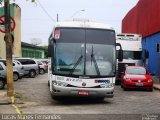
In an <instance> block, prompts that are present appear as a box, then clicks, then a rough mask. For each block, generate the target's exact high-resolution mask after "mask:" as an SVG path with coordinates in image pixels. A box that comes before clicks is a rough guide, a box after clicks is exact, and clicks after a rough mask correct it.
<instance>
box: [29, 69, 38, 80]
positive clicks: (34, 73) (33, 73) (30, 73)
mask: <svg viewBox="0 0 160 120" xmlns="http://www.w3.org/2000/svg"><path fill="white" fill-rule="evenodd" d="M29 76H30V77H31V78H35V77H36V72H35V71H34V70H31V71H30V72H29Z"/></svg>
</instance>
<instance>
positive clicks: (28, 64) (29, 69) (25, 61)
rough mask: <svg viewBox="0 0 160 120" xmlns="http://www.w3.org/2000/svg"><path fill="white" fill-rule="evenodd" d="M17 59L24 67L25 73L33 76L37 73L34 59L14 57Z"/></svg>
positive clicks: (37, 67)
mask: <svg viewBox="0 0 160 120" xmlns="http://www.w3.org/2000/svg"><path fill="white" fill-rule="evenodd" d="M15 60H18V61H19V62H20V63H21V64H22V65H23V68H24V71H25V75H27V76H29V77H31V78H34V77H36V75H37V74H39V65H38V63H37V61H36V60H35V59H32V58H15Z"/></svg>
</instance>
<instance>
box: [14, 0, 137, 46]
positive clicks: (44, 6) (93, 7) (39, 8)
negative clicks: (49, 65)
mask: <svg viewBox="0 0 160 120" xmlns="http://www.w3.org/2000/svg"><path fill="white" fill-rule="evenodd" d="M30 1H31V0H29V1H26V0H16V1H15V3H17V4H18V5H19V6H20V7H21V16H22V19H21V26H22V41H24V42H28V43H31V40H34V39H39V40H41V41H42V42H41V44H40V45H47V43H48V37H49V35H50V33H51V30H52V29H53V26H54V24H55V22H56V19H57V18H56V17H57V14H58V15H59V20H60V21H61V20H65V19H68V18H72V16H73V18H85V19H91V20H94V21H97V22H103V23H107V24H111V25H112V26H113V27H114V28H115V30H116V32H118V33H119V32H121V21H122V19H123V17H124V16H125V15H126V14H127V12H128V11H129V10H130V9H131V8H132V7H134V6H135V5H136V4H137V2H138V0H38V1H37V3H36V4H35V3H31V2H30ZM83 9H84V10H85V11H81V10H83ZM78 11H79V12H78Z"/></svg>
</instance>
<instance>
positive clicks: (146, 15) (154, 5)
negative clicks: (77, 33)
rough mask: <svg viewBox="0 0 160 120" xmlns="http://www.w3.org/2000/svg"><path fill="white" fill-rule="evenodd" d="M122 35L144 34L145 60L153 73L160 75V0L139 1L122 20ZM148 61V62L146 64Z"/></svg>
mask: <svg viewBox="0 0 160 120" xmlns="http://www.w3.org/2000/svg"><path fill="white" fill-rule="evenodd" d="M122 33H135V34H142V36H143V40H142V47H143V53H145V52H144V51H147V53H149V56H148V57H149V58H146V57H145V55H143V60H144V62H145V63H146V66H147V67H148V68H149V70H150V71H151V73H153V74H157V75H159V73H160V0H139V2H138V3H137V5H136V6H135V7H134V8H132V9H131V10H130V11H129V12H128V14H127V15H126V16H125V17H124V19H123V20H122ZM146 59H147V62H146Z"/></svg>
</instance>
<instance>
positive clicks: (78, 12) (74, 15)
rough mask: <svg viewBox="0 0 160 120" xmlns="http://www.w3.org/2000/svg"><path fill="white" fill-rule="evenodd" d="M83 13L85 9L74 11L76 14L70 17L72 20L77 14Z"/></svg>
mask: <svg viewBox="0 0 160 120" xmlns="http://www.w3.org/2000/svg"><path fill="white" fill-rule="evenodd" d="M84 11H85V9H82V10H78V11H76V12H75V13H74V14H73V15H72V16H71V18H73V17H74V16H75V15H76V14H77V13H79V12H84Z"/></svg>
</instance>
